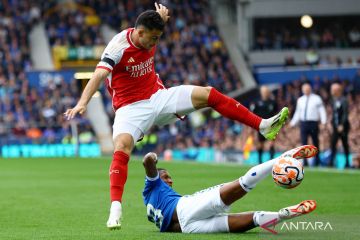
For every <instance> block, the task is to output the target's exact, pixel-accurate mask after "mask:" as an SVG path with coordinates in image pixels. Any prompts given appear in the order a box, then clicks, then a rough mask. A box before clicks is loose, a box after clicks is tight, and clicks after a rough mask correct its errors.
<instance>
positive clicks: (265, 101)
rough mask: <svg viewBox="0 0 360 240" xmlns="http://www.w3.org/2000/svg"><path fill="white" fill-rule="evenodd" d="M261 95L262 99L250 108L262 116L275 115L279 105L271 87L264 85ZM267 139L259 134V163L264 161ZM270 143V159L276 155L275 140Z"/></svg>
mask: <svg viewBox="0 0 360 240" xmlns="http://www.w3.org/2000/svg"><path fill="white" fill-rule="evenodd" d="M260 96H261V99H260V100H259V101H257V102H256V103H255V104H252V105H251V106H250V110H251V111H252V112H254V113H255V114H257V115H258V116H260V117H262V118H270V117H271V116H274V115H275V114H276V113H277V112H278V107H277V103H276V101H275V100H273V99H272V98H271V91H270V89H269V88H268V87H266V86H262V87H261V88H260ZM265 141H266V139H265V138H264V137H263V136H262V135H261V134H258V141H257V150H258V157H259V164H261V163H262V154H263V151H264V142H265ZM269 145H270V149H269V152H270V159H273V158H274V155H275V148H274V141H270V143H269Z"/></svg>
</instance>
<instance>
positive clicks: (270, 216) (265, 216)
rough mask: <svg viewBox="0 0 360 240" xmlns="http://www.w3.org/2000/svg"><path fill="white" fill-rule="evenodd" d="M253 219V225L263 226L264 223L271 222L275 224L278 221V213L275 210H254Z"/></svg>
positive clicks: (269, 223) (268, 223)
mask: <svg viewBox="0 0 360 240" xmlns="http://www.w3.org/2000/svg"><path fill="white" fill-rule="evenodd" d="M253 221H254V224H255V226H263V225H265V227H266V226H268V225H270V226H272V225H273V224H277V223H279V222H280V217H279V213H277V212H265V211H260V212H254V216H253Z"/></svg>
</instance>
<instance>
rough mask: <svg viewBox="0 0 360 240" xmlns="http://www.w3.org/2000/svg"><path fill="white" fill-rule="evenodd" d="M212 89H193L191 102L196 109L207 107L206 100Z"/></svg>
mask: <svg viewBox="0 0 360 240" xmlns="http://www.w3.org/2000/svg"><path fill="white" fill-rule="evenodd" d="M211 89H212V87H195V88H194V90H193V94H192V96H191V100H192V103H193V106H194V107H195V108H196V109H200V108H204V107H208V99H209V95H210V92H211Z"/></svg>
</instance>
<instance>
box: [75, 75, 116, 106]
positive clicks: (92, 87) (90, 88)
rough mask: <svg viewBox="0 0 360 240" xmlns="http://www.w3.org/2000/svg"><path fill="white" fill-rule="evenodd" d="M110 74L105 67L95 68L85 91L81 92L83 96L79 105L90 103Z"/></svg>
mask: <svg viewBox="0 0 360 240" xmlns="http://www.w3.org/2000/svg"><path fill="white" fill-rule="evenodd" d="M108 74H109V72H108V71H106V70H104V69H96V70H95V72H94V74H93V76H92V77H91V79H90V80H89V82H88V83H87V84H86V87H85V89H84V91H83V93H82V94H81V98H80V100H79V102H78V105H81V106H86V105H87V104H88V103H89V101H90V99H91V97H92V96H93V95H94V93H95V92H96V91H97V90H98V89H99V86H100V83H101V82H102V81H104V80H105V78H106V77H107V75H108Z"/></svg>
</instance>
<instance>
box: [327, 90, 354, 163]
mask: <svg viewBox="0 0 360 240" xmlns="http://www.w3.org/2000/svg"><path fill="white" fill-rule="evenodd" d="M331 95H332V103H331V107H332V112H333V113H332V120H331V124H332V127H333V133H332V136H331V158H330V162H329V166H331V167H333V166H334V159H335V158H336V152H337V151H336V149H337V148H336V145H337V142H338V139H339V138H341V142H342V144H343V147H344V152H345V160H346V161H345V168H349V167H350V158H349V154H350V151H349V143H348V135H349V129H350V123H349V119H348V118H349V106H348V102H347V100H346V98H345V97H344V96H343V90H342V86H341V85H340V84H339V83H333V84H332V85H331Z"/></svg>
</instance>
